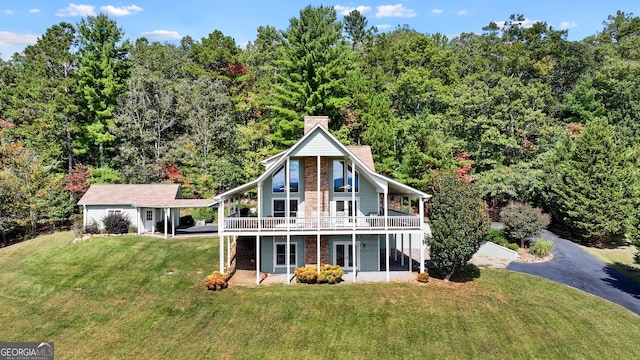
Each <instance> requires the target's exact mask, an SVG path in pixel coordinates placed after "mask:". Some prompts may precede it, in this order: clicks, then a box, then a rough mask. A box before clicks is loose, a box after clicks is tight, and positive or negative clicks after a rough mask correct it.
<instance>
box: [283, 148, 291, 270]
mask: <svg viewBox="0 0 640 360" xmlns="http://www.w3.org/2000/svg"><path fill="white" fill-rule="evenodd" d="M290 176H291V174H290V173H289V158H287V161H286V162H285V169H284V193H285V195H286V200H285V204H284V211H285V215H284V216H285V220H284V221H285V223H286V224H287V226H286V229H287V231H289V226H290V225H291V219H290V217H291V214H290V212H291V206H290V205H291V204H290V202H291V193H290V191H289V190H290V189H289V184H290V180H289V179H290ZM288 247H289V245H287V249H288ZM288 268H289V265H287V269H288Z"/></svg>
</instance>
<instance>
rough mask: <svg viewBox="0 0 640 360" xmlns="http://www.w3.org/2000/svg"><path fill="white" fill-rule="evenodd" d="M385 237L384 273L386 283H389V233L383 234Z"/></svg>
mask: <svg viewBox="0 0 640 360" xmlns="http://www.w3.org/2000/svg"><path fill="white" fill-rule="evenodd" d="M384 235H385V239H384V240H385V249H384V250H385V253H386V254H385V255H386V256H385V257H384V259H385V262H386V264H385V271H386V272H387V282H389V257H390V255H391V254H390V253H389V233H386V234H384Z"/></svg>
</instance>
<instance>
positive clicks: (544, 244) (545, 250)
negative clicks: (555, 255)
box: [529, 239, 553, 257]
mask: <svg viewBox="0 0 640 360" xmlns="http://www.w3.org/2000/svg"><path fill="white" fill-rule="evenodd" d="M552 248H553V243H552V242H551V241H550V240H543V239H538V240H536V241H535V242H534V243H533V245H532V246H531V247H530V248H529V253H531V254H534V255H536V256H539V257H546V256H549V254H551V249H552Z"/></svg>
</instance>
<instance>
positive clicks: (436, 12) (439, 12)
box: [431, 9, 442, 14]
mask: <svg viewBox="0 0 640 360" xmlns="http://www.w3.org/2000/svg"><path fill="white" fill-rule="evenodd" d="M431 12H432V13H434V14H442V9H433V10H431Z"/></svg>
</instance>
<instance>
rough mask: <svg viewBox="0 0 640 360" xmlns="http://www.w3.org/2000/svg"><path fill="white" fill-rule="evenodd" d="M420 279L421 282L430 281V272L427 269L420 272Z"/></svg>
mask: <svg viewBox="0 0 640 360" xmlns="http://www.w3.org/2000/svg"><path fill="white" fill-rule="evenodd" d="M418 281H419V282H421V283H426V282H428V281H429V272H428V271H427V270H425V271H424V272H421V273H418Z"/></svg>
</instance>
